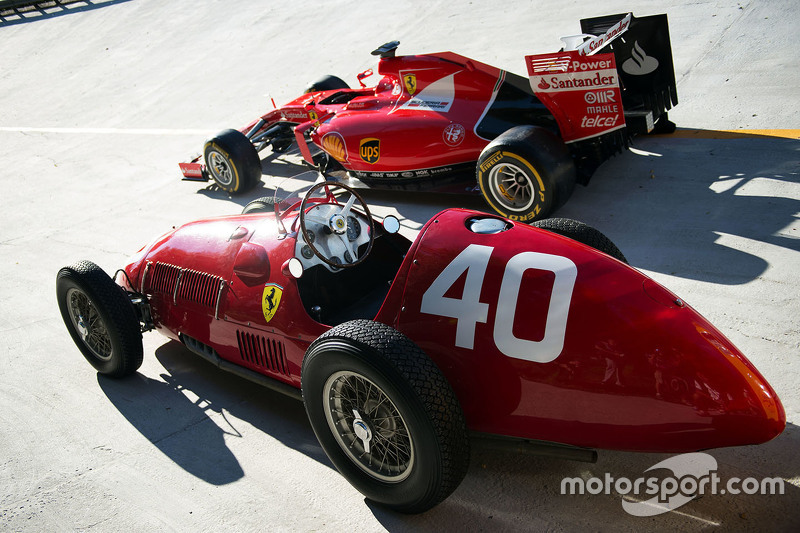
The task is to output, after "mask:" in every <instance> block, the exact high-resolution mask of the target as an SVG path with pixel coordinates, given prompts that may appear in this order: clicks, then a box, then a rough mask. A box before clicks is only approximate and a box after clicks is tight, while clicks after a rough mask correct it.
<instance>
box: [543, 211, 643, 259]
mask: <svg viewBox="0 0 800 533" xmlns="http://www.w3.org/2000/svg"><path fill="white" fill-rule="evenodd" d="M531 226H535V227H537V228H541V229H545V230H547V231H550V232H552V233H557V234H559V235H563V236H564V237H568V238H570V239H572V240H573V241H578V242H579V243H581V244H585V245H586V246H591V247H592V248H594V249H595V250H600V251H601V252H603V253H604V254H608V255H610V256H611V257H613V258H614V259H618V260H620V261H622V262H623V263H625V264H628V260H627V259H626V258H625V256H624V255H623V254H622V252H621V251H620V249H619V248H617V245H616V244H614V243H613V242H612V241H611V239H609V238H608V237H606V236H605V235H603V234H602V233H601V232H600V231H599V230H597V229H595V228H593V227H592V226H589V225H588V224H584V223H583V222H578V221H577V220H572V219H570V218H546V219H544V220H537V221H536V222H534V223H533V224H531Z"/></svg>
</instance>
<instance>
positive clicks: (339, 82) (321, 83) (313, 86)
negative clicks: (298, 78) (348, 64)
mask: <svg viewBox="0 0 800 533" xmlns="http://www.w3.org/2000/svg"><path fill="white" fill-rule="evenodd" d="M349 88H350V86H349V85H347V82H346V81H344V80H343V79H341V78H337V77H336V76H331V75H330V74H329V75H327V76H322V77H321V78H320V79H318V80H317V81H315V82H313V83H310V84H309V85H308V87H306V90H305V92H306V93H315V92H317V91H332V90H333V89H349Z"/></svg>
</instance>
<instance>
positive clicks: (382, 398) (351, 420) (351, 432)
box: [324, 371, 414, 483]
mask: <svg viewBox="0 0 800 533" xmlns="http://www.w3.org/2000/svg"><path fill="white" fill-rule="evenodd" d="M324 390H325V391H326V392H327V395H326V396H327V400H326V405H325V417H326V418H327V420H328V426H329V427H330V430H331V433H332V434H333V435H334V437H335V438H336V441H337V442H338V443H339V446H341V447H342V451H344V452H345V453H346V454H347V455H348V456H349V457H350V459H351V460H352V461H353V462H354V463H355V464H356V465H357V466H358V467H359V468H361V469H362V470H363V471H364V472H366V473H367V474H369V475H370V476H372V477H374V478H375V479H378V480H381V481H386V482H389V483H396V482H399V481H403V480H404V479H406V478H407V477H408V475H409V474H410V473H411V471H412V469H413V467H414V446H413V442H412V441H411V435H410V434H409V432H408V427H407V426H406V422H405V420H404V419H403V415H402V414H400V411H399V410H398V409H397V407H396V406H395V405H394V403H392V400H391V399H389V397H388V396H387V395H386V393H385V392H384V391H383V390H382V389H381V388H380V387H379V386H377V385H376V384H375V383H373V382H372V381H370V380H369V379H368V378H366V377H364V376H362V375H361V374H359V373H357V372H347V371H341V372H337V373H335V374H333V375H331V377H329V378H328V381H327V382H326V383H325V389H324Z"/></svg>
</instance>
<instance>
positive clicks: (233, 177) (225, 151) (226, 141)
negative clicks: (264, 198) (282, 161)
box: [203, 129, 261, 194]
mask: <svg viewBox="0 0 800 533" xmlns="http://www.w3.org/2000/svg"><path fill="white" fill-rule="evenodd" d="M203 160H204V161H205V163H206V170H207V171H208V173H209V175H210V176H211V178H212V179H213V180H214V181H215V182H216V184H217V186H218V187H219V188H220V189H222V190H223V191H226V192H229V193H231V194H240V193H243V192H246V191H249V190H250V189H252V188H253V187H255V185H256V183H258V182H259V181H260V180H261V160H260V159H259V157H258V152H257V151H256V148H255V146H253V144H252V143H251V142H250V140H249V139H248V138H247V137H245V135H244V133H242V132H241V131H238V130H231V129H228V130H224V131H221V132H220V133H218V134H217V135H216V136H215V137H213V138H211V139H209V140H208V141H206V144H205V147H204V148H203Z"/></svg>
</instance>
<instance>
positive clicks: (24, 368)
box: [0, 0, 800, 532]
mask: <svg viewBox="0 0 800 533" xmlns="http://www.w3.org/2000/svg"><path fill="white" fill-rule="evenodd" d="M686 4H688V5H686ZM628 10H632V11H633V12H634V14H635V15H648V14H655V13H662V12H666V13H668V15H669V21H670V26H671V35H672V46H673V53H674V57H675V71H676V76H677V80H678V93H679V97H680V104H679V105H678V106H677V108H675V109H674V110H673V111H672V112H671V113H670V117H671V118H672V119H673V120H674V121H675V122H676V123H677V124H678V125H679V127H680V128H681V130H679V132H678V133H677V134H676V135H672V136H661V137H649V138H645V139H641V140H639V141H638V142H637V143H636V150H632V151H630V152H626V153H624V154H622V155H620V156H618V157H616V158H614V159H612V160H611V161H609V162H608V163H606V164H604V165H603V166H602V167H601V169H600V170H599V172H598V173H597V175H596V176H595V177H594V179H593V181H592V183H591V184H590V186H589V187H587V188H582V187H581V188H579V189H578V190H577V191H576V192H575V194H574V196H573V198H572V199H571V200H570V202H569V203H568V204H567V205H566V206H565V207H564V208H563V209H562V210H561V211H560V212H559V215H560V216H565V217H571V218H577V219H580V220H583V221H584V222H586V223H588V224H591V225H593V226H595V227H597V228H599V229H600V230H601V231H603V232H604V233H606V234H607V235H608V236H610V237H611V238H612V239H613V240H614V241H615V242H616V244H617V245H618V246H619V247H620V248H621V249H622V250H623V252H624V253H625V254H626V256H627V257H628V259H629V260H630V262H631V264H632V265H634V266H636V267H637V268H639V269H641V270H642V271H644V272H646V273H647V274H648V275H651V276H652V277H653V278H655V279H656V280H657V281H659V282H661V283H663V284H664V285H666V286H667V287H668V288H670V289H671V290H673V291H674V292H676V293H677V294H679V295H681V296H682V297H684V298H685V299H686V300H687V301H688V302H689V303H690V304H691V305H692V306H694V307H695V308H697V309H698V310H699V311H700V312H701V313H703V314H704V315H706V316H707V317H708V318H709V319H710V320H711V322H713V323H714V324H716V325H717V326H718V327H719V328H720V329H721V330H722V331H723V332H725V333H726V334H727V335H728V336H729V337H730V338H731V340H733V342H734V343H735V344H736V345H737V346H739V348H741V350H742V351H743V352H744V353H745V354H747V356H748V357H749V358H750V360H751V361H752V362H753V363H754V364H755V365H756V366H757V367H758V368H759V369H760V371H761V372H762V373H763V374H764V375H765V376H766V378H767V379H768V380H769V381H770V383H771V384H772V385H773V386H774V388H775V389H776V391H777V392H778V394H779V396H780V397H781V399H782V401H783V404H784V407H785V408H786V414H787V420H788V424H787V427H786V430H785V431H784V433H783V434H782V435H781V436H779V437H778V438H776V439H775V440H774V441H772V442H770V443H767V444H764V445H760V446H751V447H742V448H732V449H723V450H713V451H711V454H712V455H713V457H714V458H716V460H717V461H718V463H719V475H720V477H722V478H723V479H730V478H733V477H739V478H746V477H754V478H758V479H762V478H765V477H773V476H777V477H780V478H783V479H784V480H785V481H786V484H785V493H784V494H783V495H772V496H760V495H744V494H740V495H732V494H725V495H706V496H704V497H702V498H700V499H698V500H695V501H692V502H690V503H688V504H686V505H684V506H682V507H681V508H679V509H678V510H676V511H675V512H671V513H667V514H662V515H658V516H655V517H651V518H639V517H634V516H631V515H629V514H627V513H626V512H625V511H624V510H623V508H622V506H621V501H620V500H621V498H620V496H619V495H618V494H610V495H597V496H589V495H585V496H566V495H561V494H560V493H559V487H560V482H561V480H562V479H563V478H565V477H573V476H583V477H584V478H587V477H590V476H594V477H600V478H602V477H603V476H605V475H606V474H611V475H612V476H614V477H615V478H619V477H622V476H625V477H628V478H631V479H635V478H637V477H641V476H642V475H644V474H643V473H644V472H645V470H647V469H648V468H649V467H651V466H652V465H654V464H656V463H657V462H659V461H661V460H663V459H665V458H667V457H669V456H668V455H660V454H632V453H616V452H601V453H600V458H599V460H598V462H597V463H596V464H583V463H574V462H567V461H561V460H551V459H545V458H538V457H522V458H521V457H520V456H518V455H516V454H507V453H495V452H492V451H490V450H487V449H482V448H478V449H475V450H474V451H473V454H472V461H471V467H470V470H469V472H468V474H467V477H466V479H465V480H464V482H463V484H462V485H461V486H460V487H459V488H458V489H457V490H456V491H455V493H454V494H453V495H452V496H451V497H450V498H449V499H447V500H446V501H445V502H444V503H442V504H441V505H439V506H438V507H436V508H435V509H433V510H431V511H430V512H428V513H425V514H423V515H419V516H403V515H398V514H395V513H392V512H389V511H386V510H385V509H382V508H380V507H376V506H373V505H371V504H370V503H368V502H365V500H364V498H363V497H362V496H361V495H360V494H359V493H358V492H356V491H355V490H354V489H353V488H352V487H351V486H350V485H349V484H348V483H347V482H346V481H345V480H344V478H342V477H341V476H340V475H339V474H338V473H337V472H336V471H335V470H334V469H333V467H332V466H331V464H330V463H329V461H328V460H327V458H326V457H325V455H324V454H323V452H322V450H321V448H320V447H319V446H318V444H317V442H316V440H315V438H314V435H313V433H312V431H311V428H310V426H309V424H308V422H307V420H306V417H305V413H304V411H303V407H302V405H301V404H300V403H297V402H295V401H293V400H291V399H288V398H285V397H282V396H280V395H278V394H275V393H273V392H270V391H268V390H264V389H262V388H259V387H258V386H256V385H252V384H250V383H249V382H244V381H242V380H240V379H238V378H236V377H233V376H230V375H224V374H220V373H219V372H218V371H215V370H213V369H212V368H211V367H210V365H208V364H206V363H205V362H203V361H201V360H199V359H198V358H196V357H195V356H193V355H191V354H190V353H188V352H187V351H186V350H184V349H182V348H181V347H180V346H179V345H177V344H176V343H170V342H167V341H166V340H165V339H164V338H162V337H160V336H159V335H157V334H155V333H151V334H146V335H145V338H144V344H145V361H144V364H143V365H142V367H141V369H140V371H139V373H138V374H137V375H136V376H134V377H132V378H130V379H125V380H121V381H113V380H109V379H105V378H102V377H99V376H98V375H97V374H96V373H95V372H94V371H93V370H92V369H91V367H90V366H89V365H88V364H87V363H86V361H85V360H84V359H83V358H82V357H81V355H80V353H79V352H78V350H77V349H76V347H75V346H74V344H73V343H72V341H71V339H70V337H69V335H68V334H67V331H66V329H65V328H64V326H63V324H62V322H61V318H60V315H59V313H58V309H57V305H56V300H55V291H54V281H55V275H56V272H57V271H58V269H59V268H60V267H62V266H64V265H67V264H70V263H73V262H75V261H76V260H79V259H84V258H85V259H91V260H93V261H95V262H96V263H98V264H99V265H101V266H102V267H103V268H105V269H106V270H107V271H109V272H113V271H114V270H116V269H117V268H119V267H121V266H123V265H124V264H125V262H126V260H127V258H128V257H129V256H130V255H131V254H132V253H133V252H135V251H136V250H137V249H138V248H139V247H140V246H141V245H143V244H144V243H146V242H148V241H149V240H150V239H151V238H152V237H154V236H156V235H158V234H160V233H162V232H163V231H165V230H167V229H169V228H170V227H172V226H173V225H176V224H180V223H183V222H186V221H189V220H192V219H195V218H200V217H203V216H207V215H214V214H228V213H237V212H239V211H240V209H241V206H242V205H243V204H245V203H246V202H248V201H249V200H251V199H253V198H256V197H259V196H262V195H264V194H265V193H269V192H271V191H272V190H273V189H274V187H275V185H276V183H277V179H276V178H272V177H268V176H265V177H264V179H263V188H261V189H257V190H254V191H252V192H250V193H249V194H247V195H245V196H243V197H237V198H229V197H227V196H226V195H224V194H221V193H220V192H217V191H212V190H208V189H205V188H204V186H203V185H202V184H197V183H190V182H182V181H180V179H179V178H180V175H179V171H178V167H177V163H178V162H179V161H181V160H184V159H185V158H186V157H187V156H190V155H192V154H193V153H195V152H198V151H199V150H200V149H201V148H202V144H203V141H204V140H205V138H206V137H207V136H208V135H210V134H212V133H214V132H216V131H218V130H221V129H223V128H227V127H240V126H242V125H244V124H245V123H246V122H248V121H249V120H251V119H253V118H254V117H256V116H257V115H259V114H261V113H263V112H264V111H266V110H267V109H268V108H269V97H268V96H267V94H269V95H271V97H272V98H274V99H275V101H276V102H278V103H279V104H280V103H282V102H284V101H286V100H288V99H290V98H292V97H294V96H296V95H297V94H298V92H299V91H300V90H301V89H302V88H303V87H304V86H305V85H306V84H307V83H308V82H309V81H311V80H313V79H316V78H318V77H319V76H321V75H323V74H335V75H338V76H340V77H343V78H345V79H346V80H348V81H349V82H350V83H351V84H354V83H355V74H356V73H358V72H361V71H362V70H365V69H366V68H369V67H374V66H375V58H374V57H373V56H371V55H370V54H369V52H370V51H371V50H373V49H374V48H375V47H377V46H378V45H380V44H382V43H384V42H386V41H389V40H393V39H399V40H400V41H401V42H402V45H401V48H400V51H401V53H424V52H433V51H442V50H452V51H455V52H458V53H461V54H463V55H466V56H469V57H473V58H475V59H478V60H480V61H483V62H486V63H489V64H493V65H497V66H499V67H502V68H506V69H508V70H511V71H513V72H517V73H519V74H524V73H525V72H524V65H523V61H522V57H523V55H525V54H528V53H538V52H548V51H555V50H557V49H558V47H559V46H560V42H559V40H558V39H559V37H560V36H562V35H569V34H574V33H578V31H579V24H578V21H579V19H580V18H581V17H585V16H594V15H602V14H608V13H617V12H624V11H628ZM798 27H800V11H798V9H797V5H796V1H795V0H775V1H771V2H758V1H755V0H752V1H748V0H739V1H733V0H731V1H728V0H717V1H698V2H691V3H689V2H678V1H675V0H666V1H665V0H659V1H641V0H632V1H629V2H621V1H616V0H613V1H609V2H603V6H602V7H599V3H597V2H579V1H577V0H558V1H554V0H546V1H539V2H529V1H524V0H508V1H505V2H503V3H502V4H495V3H493V2H478V1H463V0H448V1H446V2H445V1H441V0H431V1H428V2H410V1H403V0H398V1H395V2H390V3H387V2H369V1H362V2H347V1H344V0H338V1H324V2H323V1H321V0H319V1H310V0H299V1H295V2H280V3H278V2H270V3H266V2H245V1H234V0H227V1H215V0H191V1H187V0H173V1H171V2H163V1H161V0H107V1H103V0H92V1H87V2H85V3H84V2H78V3H74V4H70V5H69V6H67V7H66V8H59V7H56V8H53V9H50V10H47V11H46V12H45V13H38V14H33V15H28V16H25V17H13V16H12V17H5V18H3V19H2V20H0V102H2V106H0V110H1V111H0V162H2V169H3V171H2V173H0V183H2V192H0V254H2V261H1V262H0V487H3V490H2V492H0V530H3V531H73V530H99V531H192V532H197V531H223V530H225V531H257V530H279V531H317V530H336V531H344V530H348V529H353V530H355V529H357V530H359V531H383V530H389V531H406V530H414V531H440V530H469V531H494V530H501V531H502V530H549V531H564V530H566V531H570V530H577V529H580V530H618V531H639V530H642V529H649V530H706V529H722V528H725V530H749V531H761V530H778V531H788V530H794V531H797V530H798V528H799V527H800V455H798V453H797V450H798V444H799V443H800V442H799V441H800V432H799V431H798V426H797V424H798V423H800V393H798V386H797V382H798V377H800V362H799V361H798V357H799V356H800V354H799V353H798V348H799V347H800V301H798V297H799V296H800V290H799V289H798V282H799V281H800V268H798V267H800V229H799V228H800V221H799V220H798V216H800V215H799V213H800V164H798V161H799V160H800V155H798V154H800V140H798V130H800V99H799V98H798V96H800V91H799V90H798V87H799V86H800V53H798V48H797V46H796V31H797V28H798ZM775 130H779V131H775ZM728 131H734V132H736V133H725V132H728ZM295 162H296V159H292V158H278V159H275V160H269V161H266V162H265V163H264V166H265V172H267V173H269V174H271V175H276V176H291V175H293V174H295V173H297V172H298V171H299V167H298V166H297V165H296V163H295ZM367 198H368V200H369V201H370V202H371V203H373V205H374V206H375V209H376V211H377V212H378V213H379V214H386V213H390V212H395V213H396V214H398V215H399V216H400V217H401V218H402V219H403V224H404V228H405V229H404V231H406V232H408V233H411V234H413V232H414V230H416V229H417V228H419V227H420V226H421V224H423V223H424V222H425V221H426V220H427V219H428V218H429V217H430V216H431V215H432V214H434V213H435V212H437V211H438V210H439V209H441V208H443V207H446V206H448V205H465V206H469V207H475V208H479V209H480V208H482V205H483V204H482V203H481V202H480V201H479V200H476V199H469V198H467V199H465V198H459V197H439V196H434V197H426V198H422V197H420V196H414V195H411V194H391V195H390V194H384V193H380V194H369V195H367Z"/></svg>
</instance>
